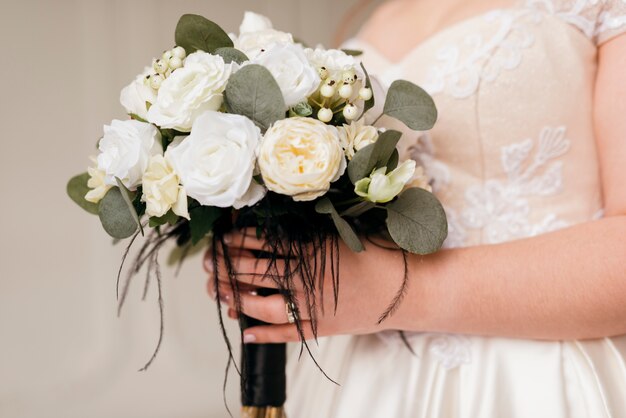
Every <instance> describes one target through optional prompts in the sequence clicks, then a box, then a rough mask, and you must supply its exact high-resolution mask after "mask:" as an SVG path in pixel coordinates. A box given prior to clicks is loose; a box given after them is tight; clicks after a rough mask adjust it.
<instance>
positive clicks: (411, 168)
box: [354, 160, 415, 203]
mask: <svg viewBox="0 0 626 418" xmlns="http://www.w3.org/2000/svg"><path fill="white" fill-rule="evenodd" d="M414 172H415V161H413V160H406V161H405V162H403V163H402V164H400V165H399V166H398V167H397V168H396V169H395V170H393V171H392V172H390V173H387V167H381V168H378V169H376V170H374V171H373V172H372V174H371V175H370V176H369V177H365V178H363V179H361V180H359V181H357V182H356V184H355V185H354V192H355V193H356V194H357V195H359V196H361V197H363V198H365V199H366V200H369V201H370V202H374V203H386V202H389V201H390V200H391V199H393V198H394V197H396V196H397V195H398V194H399V193H400V192H401V191H402V190H403V189H404V186H405V184H406V183H407V182H408V181H409V180H411V177H413V173H414Z"/></svg>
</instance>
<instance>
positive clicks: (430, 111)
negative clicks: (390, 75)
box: [383, 80, 437, 131]
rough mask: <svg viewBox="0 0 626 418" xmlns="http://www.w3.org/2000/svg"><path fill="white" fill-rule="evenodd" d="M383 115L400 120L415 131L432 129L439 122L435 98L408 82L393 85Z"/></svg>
mask: <svg viewBox="0 0 626 418" xmlns="http://www.w3.org/2000/svg"><path fill="white" fill-rule="evenodd" d="M383 114H385V115H387V116H391V117H393V118H396V119H398V120H399V121H400V122H402V123H404V124H405V125H406V126H407V127H409V128H410V129H413V130H415V131H425V130H427V129H430V128H432V127H433V125H434V124H435V121H436V120H437V108H436V107H435V102H434V101H433V98H432V97H430V95H429V94H428V93H426V92H425V91H424V90H423V89H422V88H421V87H419V86H416V85H415V84H413V83H411V82H410V81H406V80H396V81H394V82H393V83H391V86H390V87H389V90H388V91H387V99H386V100H385V106H384V109H383Z"/></svg>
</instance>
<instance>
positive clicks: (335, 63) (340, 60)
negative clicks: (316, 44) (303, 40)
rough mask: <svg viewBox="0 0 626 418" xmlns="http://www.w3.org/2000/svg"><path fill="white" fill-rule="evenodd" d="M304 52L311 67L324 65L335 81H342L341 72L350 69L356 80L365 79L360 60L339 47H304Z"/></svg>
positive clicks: (317, 67) (329, 75)
mask: <svg viewBox="0 0 626 418" xmlns="http://www.w3.org/2000/svg"><path fill="white" fill-rule="evenodd" d="M304 52H305V54H306V56H307V58H308V60H309V62H310V63H311V65H312V66H313V67H315V68H316V69H320V68H322V67H324V68H325V69H326V71H328V77H329V78H331V79H333V80H335V81H338V82H339V81H342V80H343V73H345V72H346V71H351V70H354V72H355V73H356V75H357V81H358V80H361V81H362V80H364V79H365V73H364V72H363V69H362V68H361V65H360V62H359V61H358V60H357V59H356V58H354V57H353V56H352V55H348V54H346V53H345V52H343V51H341V50H339V49H324V48H315V49H312V48H306V49H305V50H304ZM356 90H357V91H358V89H356Z"/></svg>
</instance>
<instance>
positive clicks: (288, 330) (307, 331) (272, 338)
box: [243, 321, 326, 344]
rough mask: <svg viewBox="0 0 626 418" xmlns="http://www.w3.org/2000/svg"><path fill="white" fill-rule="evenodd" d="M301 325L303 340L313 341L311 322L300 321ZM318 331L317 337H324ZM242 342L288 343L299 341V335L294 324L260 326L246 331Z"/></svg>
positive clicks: (320, 331)
mask: <svg viewBox="0 0 626 418" xmlns="http://www.w3.org/2000/svg"><path fill="white" fill-rule="evenodd" d="M301 324H302V332H303V333H304V339H305V340H311V339H313V338H314V336H313V330H312V329H311V321H302V322H301ZM318 331H319V332H318V337H322V336H324V335H326V334H324V333H323V332H322V330H318ZM243 341H244V343H253V344H277V343H289V342H296V341H300V334H299V333H298V328H297V327H296V325H295V324H282V325H261V326H258V327H252V328H248V329H246V330H245V331H244V333H243Z"/></svg>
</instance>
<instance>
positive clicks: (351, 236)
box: [315, 197, 365, 253]
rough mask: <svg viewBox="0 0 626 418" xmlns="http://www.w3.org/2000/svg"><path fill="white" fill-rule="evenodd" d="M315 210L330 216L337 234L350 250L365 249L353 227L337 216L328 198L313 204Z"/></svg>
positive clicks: (359, 250) (358, 250)
mask: <svg viewBox="0 0 626 418" xmlns="http://www.w3.org/2000/svg"><path fill="white" fill-rule="evenodd" d="M315 211H316V212H317V213H321V214H327V215H330V216H331V218H332V220H333V223H334V224H335V227H336V228H337V232H339V236H340V237H341V239H342V240H343V242H345V243H346V245H347V246H348V247H350V249H351V250H352V251H354V252H357V253H358V252H361V251H363V250H364V249H365V248H364V247H363V244H362V243H361V240H360V239H359V236H358V235H357V234H356V232H354V229H352V227H351V226H350V224H349V223H348V221H346V220H345V219H343V218H342V217H341V216H339V214H338V213H337V210H336V209H335V207H334V206H333V203H332V202H331V201H330V199H328V198H326V197H325V198H322V199H321V200H320V201H319V202H317V204H316V205H315Z"/></svg>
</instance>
